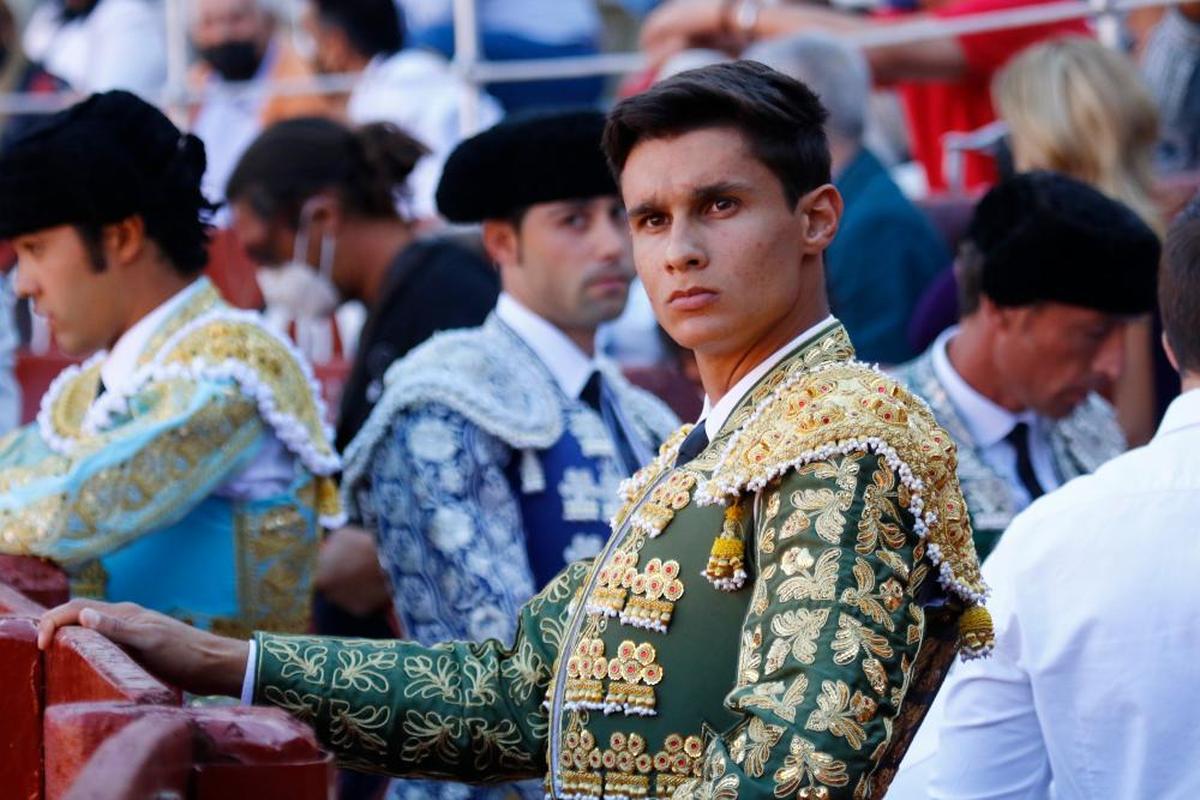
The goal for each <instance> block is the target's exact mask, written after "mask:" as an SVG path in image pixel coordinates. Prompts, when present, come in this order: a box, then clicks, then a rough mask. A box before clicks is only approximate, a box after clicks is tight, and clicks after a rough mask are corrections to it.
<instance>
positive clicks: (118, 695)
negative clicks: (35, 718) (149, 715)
mask: <svg viewBox="0 0 1200 800" xmlns="http://www.w3.org/2000/svg"><path fill="white" fill-rule="evenodd" d="M45 659H46V660H45V664H46V705H47V706H52V705H57V704H60V703H87V702H94V701H100V700H117V701H124V702H127V703H134V704H138V705H178V704H179V693H178V692H176V691H175V690H174V689H171V688H170V687H168V686H167V685H166V684H164V683H162V682H161V681H159V680H158V679H157V678H155V677H154V676H153V675H151V674H150V673H148V672H146V671H145V670H144V669H142V668H141V667H140V666H138V664H137V663H136V662H135V661H134V660H133V659H132V658H130V657H129V656H128V655H126V654H125V652H124V651H123V650H121V648H119V647H117V646H116V645H115V644H113V643H112V642H110V641H108V640H107V639H105V638H104V637H103V636H101V635H100V634H98V633H96V632H94V631H89V630H85V629H83V628H75V627H71V628H61V629H59V631H58V633H57V634H55V637H54V644H53V645H52V646H51V647H50V649H49V650H48V651H47V652H46V655H45Z"/></svg>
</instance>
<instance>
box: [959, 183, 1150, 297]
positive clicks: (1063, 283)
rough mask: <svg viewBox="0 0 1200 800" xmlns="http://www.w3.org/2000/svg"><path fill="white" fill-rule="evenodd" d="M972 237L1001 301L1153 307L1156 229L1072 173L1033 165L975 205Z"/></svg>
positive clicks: (987, 288) (986, 279)
mask: <svg viewBox="0 0 1200 800" xmlns="http://www.w3.org/2000/svg"><path fill="white" fill-rule="evenodd" d="M967 239H968V241H970V242H972V243H973V244H974V245H975V247H976V248H977V249H978V250H979V252H980V254H981V255H982V256H983V275H982V280H981V288H982V290H983V294H984V295H986V296H987V297H988V298H989V299H991V301H992V302H994V303H996V304H997V305H1000V306H1025V305H1032V304H1034V303H1038V302H1046V301H1049V302H1058V303H1066V304H1068V305H1074V306H1082V307H1084V308H1091V309H1095V310H1097V311H1102V312H1106V313H1110V314H1128V315H1135V314H1144V313H1147V312H1149V311H1152V310H1153V309H1154V307H1155V290H1156V287H1157V276H1158V259H1159V255H1160V253H1161V245H1160V242H1159V239H1158V236H1157V235H1156V234H1155V233H1154V231H1153V230H1151V229H1150V226H1149V225H1147V224H1146V223H1145V222H1144V221H1143V220H1142V219H1141V218H1140V217H1138V215H1137V214H1135V213H1134V212H1133V211H1132V210H1131V209H1130V208H1128V207H1127V206H1125V205H1124V204H1123V203H1120V202H1118V201H1116V200H1113V199H1112V198H1110V197H1108V196H1106V195H1104V194H1102V193H1101V192H1099V191H1097V190H1096V189H1093V188H1092V187H1090V186H1088V185H1087V184H1084V183H1081V182H1080V181H1077V180H1075V179H1073V178H1068V177H1066V176H1064V175H1059V174H1057V173H1053V172H1028V173H1023V174H1020V175H1017V176H1015V177H1012V178H1009V179H1008V180H1006V181H1004V182H1002V183H1000V184H998V185H997V186H996V187H994V188H993V189H992V190H991V191H989V192H988V193H987V195H985V196H984V198H983V200H981V201H980V202H979V206H978V207H977V208H976V209H975V216H974V217H973V218H972V220H971V225H970V227H969V229H968V231H967Z"/></svg>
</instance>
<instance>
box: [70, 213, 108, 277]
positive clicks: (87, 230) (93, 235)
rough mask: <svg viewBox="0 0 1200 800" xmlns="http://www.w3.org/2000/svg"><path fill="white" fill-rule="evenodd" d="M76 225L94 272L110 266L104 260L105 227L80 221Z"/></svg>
mask: <svg viewBox="0 0 1200 800" xmlns="http://www.w3.org/2000/svg"><path fill="white" fill-rule="evenodd" d="M74 227H75V232H76V233H78V234H79V240H80V241H81V242H83V249H84V250H86V251H87V254H88V260H89V261H90V262H91V264H92V272H104V270H105V269H106V268H107V266H108V265H107V264H106V263H105V261H104V245H103V238H104V229H103V228H102V227H101V226H100V225H95V224H92V223H78V224H76V225H75V226H74Z"/></svg>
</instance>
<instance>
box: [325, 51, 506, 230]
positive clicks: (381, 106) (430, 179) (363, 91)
mask: <svg viewBox="0 0 1200 800" xmlns="http://www.w3.org/2000/svg"><path fill="white" fill-rule="evenodd" d="M472 92H474V93H478V94H479V119H478V120H477V122H478V124H479V127H480V128H487V127H490V126H491V125H492V124H494V123H495V122H497V121H499V119H500V116H501V112H500V106H499V104H498V103H497V102H496V101H495V100H494V99H493V98H492V97H491V96H490V95H487V94H484V93H483V92H480V91H479V90H477V89H475V88H474V87H473V86H471V85H470V84H468V83H466V82H465V81H463V80H462V78H460V77H459V76H458V75H457V74H455V72H454V71H453V70H452V69H451V68H450V63H449V62H448V61H446V59H444V58H442V57H441V56H440V55H438V54H437V53H432V52H429V51H426V50H418V49H415V48H408V49H404V50H401V51H400V52H398V53H395V54H393V55H391V56H376V57H375V58H374V59H372V60H371V62H370V63H369V64H367V67H366V69H364V70H363V73H362V77H360V78H359V80H358V83H356V84H355V86H354V90H353V91H352V92H351V93H350V99H349V100H348V101H347V105H346V114H347V116H348V117H349V118H350V121H351V122H352V123H354V124H355V125H365V124H367V123H370V122H391V123H393V124H395V125H396V126H397V127H399V128H401V129H402V130H403V131H404V132H405V133H407V134H409V135H410V136H412V137H414V138H416V139H417V140H418V141H420V142H421V143H422V144H423V145H425V146H426V147H428V148H429V150H430V154H429V155H427V156H425V157H424V158H422V159H421V160H420V161H419V162H417V166H416V168H415V169H414V170H413V171H412V175H411V176H409V181H408V186H409V189H410V190H411V192H412V209H411V210H412V214H413V216H415V217H417V218H425V217H433V216H436V214H437V203H436V201H435V198H434V195H435V194H436V192H437V185H438V181H440V180H441V177H442V167H443V166H444V165H445V163H446V158H447V157H449V155H450V151H451V150H453V149H454V146H455V145H456V144H458V142H459V141H460V140H461V139H462V138H463V130H462V124H461V120H460V117H459V113H458V112H459V107H460V105H461V102H462V99H463V97H464V95H466V94H467V93H472Z"/></svg>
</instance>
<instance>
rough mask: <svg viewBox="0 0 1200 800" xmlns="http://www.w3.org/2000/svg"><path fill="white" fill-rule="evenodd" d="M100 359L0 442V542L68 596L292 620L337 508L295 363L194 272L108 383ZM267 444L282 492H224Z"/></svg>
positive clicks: (229, 627) (305, 601) (303, 618)
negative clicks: (127, 375)
mask: <svg viewBox="0 0 1200 800" xmlns="http://www.w3.org/2000/svg"><path fill="white" fill-rule="evenodd" d="M106 356H107V353H103V352H102V353H98V354H97V355H95V356H93V357H92V358H91V359H89V360H88V361H87V362H85V363H84V364H82V365H80V366H77V367H71V368H69V369H67V370H65V371H64V372H63V373H62V374H61V375H60V376H59V377H58V378H57V379H56V380H55V381H54V383H53V384H52V385H51V387H50V389H49V391H48V392H47V393H46V395H45V397H44V398H43V401H42V407H41V411H40V413H39V414H38V417H37V421H36V422H35V423H34V424H31V425H28V426H26V427H24V428H22V429H20V430H18V431H15V432H13V433H12V434H10V435H9V436H7V437H5V438H4V439H2V440H0V552H5V553H13V554H20V555H33V556H40V557H43V558H48V559H51V560H53V561H55V562H57V563H58V564H60V565H61V566H62V567H63V568H64V569H66V570H67V572H68V574H69V575H70V577H71V581H72V592H73V593H74V594H76V595H84V596H93V597H100V598H105V599H108V600H114V601H121V600H130V601H134V602H138V603H141V604H143V605H145V606H148V607H150V608H154V609H157V610H160V611H163V612H166V613H170V614H172V615H174V616H176V617H179V618H182V619H186V620H187V621H189V622H192V623H194V624H197V625H200V626H201V627H205V628H211V629H213V630H217V631H221V632H225V633H229V634H237V633H241V632H245V631H248V630H252V629H255V628H264V627H265V628H268V629H272V630H275V629H283V630H293V631H300V630H304V629H305V628H306V626H307V620H308V615H309V600H310V593H311V585H312V572H313V565H314V562H315V557H316V552H317V544H318V534H319V527H320V526H321V525H325V526H333V525H336V524H338V523H340V522H341V521H342V518H343V516H344V515H343V514H342V513H341V506H340V501H339V499H338V496H337V491H336V487H335V485H334V483H333V480H332V477H331V476H332V475H334V473H336V472H337V470H338V469H339V468H340V460H339V458H338V456H337V454H336V453H335V452H334V451H333V448H332V445H331V444H330V442H331V441H332V436H331V434H330V431H329V429H328V427H327V425H326V424H325V421H324V405H323V403H322V401H321V399H320V393H319V389H318V387H317V384H316V382H315V381H314V379H313V376H312V372H311V370H310V369H309V367H308V365H307V364H306V363H305V362H304V360H303V359H302V358H301V357H300V356H299V354H298V353H297V352H296V351H295V350H294V349H293V348H292V347H291V345H290V343H289V342H287V341H286V340H285V339H283V338H282V337H280V336H279V335H277V334H275V333H274V332H272V331H270V330H268V329H267V328H266V327H264V326H263V324H262V321H261V319H260V318H259V316H258V315H257V314H254V313H251V312H245V311H239V310H235V309H232V308H230V307H229V306H227V305H226V304H225V303H224V302H223V301H222V300H221V299H220V298H219V297H218V295H217V292H216V290H215V289H214V288H213V287H212V285H211V284H209V283H208V281H207V280H206V279H202V280H201V282H200V283H199V284H198V285H195V286H194V287H193V288H192V289H191V290H189V294H188V297H187V299H186V301H185V302H183V303H182V304H181V305H180V307H179V308H178V309H176V310H175V311H174V312H173V313H172V314H171V315H170V316H168V317H167V319H166V321H165V322H163V323H162V324H161V326H160V327H159V328H158V330H157V331H156V332H155V333H154V334H153V336H152V337H151V338H150V340H149V343H148V344H147V345H146V347H145V348H144V349H143V351H142V353H141V355H140V357H139V359H138V365H137V370H136V372H135V373H134V375H133V377H132V379H131V380H130V381H128V382H127V383H126V384H125V385H123V386H120V387H110V390H109V391H104V390H103V387H102V383H101V375H100V367H101V364H102V363H103V362H104V359H105V357H106ZM273 439H275V440H277V441H278V443H280V444H282V446H283V447H284V448H285V449H286V451H287V453H288V454H289V455H290V456H291V464H292V471H293V474H292V477H291V480H290V483H288V484H287V485H286V488H284V489H283V490H281V491H273V492H271V493H269V495H268V496H265V497H262V496H249V497H248V496H242V495H239V494H238V493H236V492H227V491H222V490H221V489H222V487H223V486H225V485H226V484H228V483H229V482H230V479H231V478H233V477H234V476H237V475H238V474H239V473H241V472H242V471H243V470H244V469H246V467H248V466H249V465H251V464H252V463H254V461H255V458H256V457H257V456H258V455H259V454H260V452H262V450H263V448H264V447H268V446H270V445H272V444H273V442H272V440H273ZM276 446H277V445H276Z"/></svg>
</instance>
